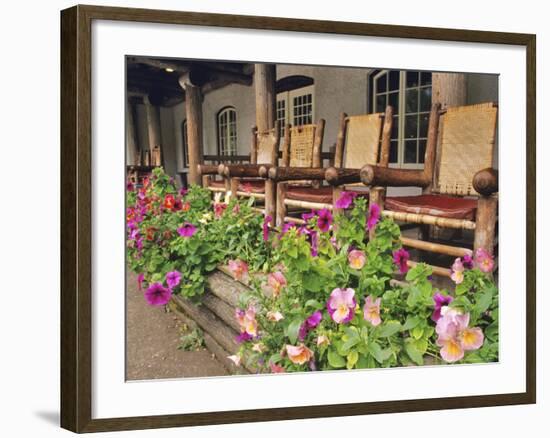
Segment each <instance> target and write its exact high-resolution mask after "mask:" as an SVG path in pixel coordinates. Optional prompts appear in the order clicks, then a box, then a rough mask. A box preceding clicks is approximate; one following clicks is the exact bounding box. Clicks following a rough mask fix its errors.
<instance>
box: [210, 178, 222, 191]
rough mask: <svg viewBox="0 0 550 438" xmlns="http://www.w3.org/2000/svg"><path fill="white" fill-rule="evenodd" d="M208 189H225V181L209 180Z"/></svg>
mask: <svg viewBox="0 0 550 438" xmlns="http://www.w3.org/2000/svg"><path fill="white" fill-rule="evenodd" d="M208 187H214V188H216V189H225V181H224V180H215V179H211V180H210V181H209V182H208Z"/></svg>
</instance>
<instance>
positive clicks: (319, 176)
mask: <svg viewBox="0 0 550 438" xmlns="http://www.w3.org/2000/svg"><path fill="white" fill-rule="evenodd" d="M268 177H269V179H271V180H273V181H276V182H282V181H296V180H302V179H308V180H324V179H325V169H324V168H322V167H275V166H273V167H271V168H270V169H269V171H268Z"/></svg>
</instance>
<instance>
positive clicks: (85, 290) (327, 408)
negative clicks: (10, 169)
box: [61, 6, 536, 432]
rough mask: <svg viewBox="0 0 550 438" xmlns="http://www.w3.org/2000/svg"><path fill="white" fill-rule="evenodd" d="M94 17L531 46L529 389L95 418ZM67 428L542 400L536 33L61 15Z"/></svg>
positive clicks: (93, 9)
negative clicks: (538, 391) (538, 387)
mask: <svg viewBox="0 0 550 438" xmlns="http://www.w3.org/2000/svg"><path fill="white" fill-rule="evenodd" d="M92 20H117V21H131V22H132V21H139V22H150V23H170V24H187V25H198V26H221V27H228V28H249V29H268V30H284V31H296V32H317V33H325V34H349V35H364V36H377V37H392V38H414V39H427V40H446V41H459V42H461V41H462V42H478V43H492V44H511V45H519V46H524V47H525V48H526V52H527V62H526V72H527V76H526V77H527V87H526V88H527V90H526V91H527V92H526V103H527V114H526V115H527V126H526V128H527V136H526V144H527V209H526V213H525V214H526V220H527V233H526V234H527V235H526V239H527V244H526V253H527V261H526V274H527V275H526V276H527V284H526V292H527V297H526V299H527V302H526V305H527V309H526V310H527V312H526V313H527V315H529V317H528V318H527V320H526V346H527V348H526V364H527V366H526V391H525V392H524V393H512V394H491V395H482V396H465V397H446V398H430V399H418V400H398V401H384V402H369V403H353V404H338V405H324V406H304V407H288V408H275V409H252V410H242V411H231V412H206V413H196V414H176V415H159V416H142V417H127V418H102V419H92V418H91V412H92V361H91V352H92V314H91V312H92V292H91V291H92V289H91V281H92V270H91V260H92V257H91V255H92V254H91V248H92V233H91V230H92V219H91V218H92V214H91V201H92V196H91V195H92V188H91V181H92V156H91V133H92V128H91V97H92V94H91V38H92V35H91V24H92ZM61 55H62V56H61V108H62V112H61V426H62V427H64V428H66V429H69V430H72V431H75V432H98V431H114V430H127V429H148V428H160V427H176V426H196V425H206V424H222V423H239V422H254V421H273V420H288V419H299V418H317V417H328V416H349V415H364V414H379V413H394V412H410V411H425V410H437V409H457V408H472V407H481V406H497V405H516V404H528V403H535V402H536V320H535V315H536V242H535V236H536V234H535V233H536V231H535V225H536V223H535V218H536V201H535V199H536V186H535V184H536V169H535V141H536V140H535V139H536V125H535V123H536V122H535V114H536V112H535V109H536V98H535V92H536V70H535V57H536V37H535V35H531V34H518V33H503V32H486V31H475V30H459V29H440V28H426V27H411V26H396V25H381V24H365V23H345V22H333V21H318V20H300V19H288V18H275V17H256V16H235V15H226V14H205V13H197V12H174V11H167V10H145V9H127V8H111V7H101V6H75V7H72V8H70V9H66V10H64V11H62V13H61Z"/></svg>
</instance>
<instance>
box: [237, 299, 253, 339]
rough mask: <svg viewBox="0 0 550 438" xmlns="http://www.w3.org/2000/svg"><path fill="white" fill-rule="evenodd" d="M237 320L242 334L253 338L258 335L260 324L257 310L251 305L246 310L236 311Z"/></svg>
mask: <svg viewBox="0 0 550 438" xmlns="http://www.w3.org/2000/svg"><path fill="white" fill-rule="evenodd" d="M235 318H236V319H237V322H238V323H239V327H240V329H241V333H246V334H247V335H250V336H252V337H256V336H257V335H258V322H257V321H256V308H255V307H254V306H253V305H249V306H248V308H247V309H246V310H242V309H236V310H235Z"/></svg>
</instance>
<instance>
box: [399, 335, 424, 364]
mask: <svg viewBox="0 0 550 438" xmlns="http://www.w3.org/2000/svg"><path fill="white" fill-rule="evenodd" d="M424 346H425V348H424ZM427 346H428V344H427V342H426V341H424V340H418V341H415V340H413V339H411V338H409V339H407V341H406V342H405V351H406V352H407V354H408V355H409V357H410V358H411V360H412V361H413V362H414V363H416V364H417V365H423V364H424V353H425V352H426V349H427Z"/></svg>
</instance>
